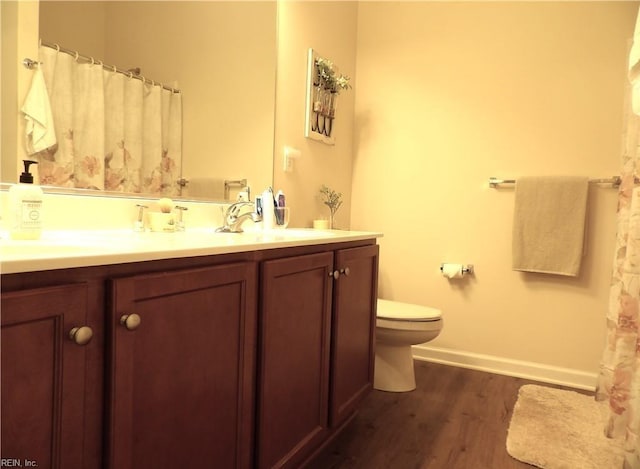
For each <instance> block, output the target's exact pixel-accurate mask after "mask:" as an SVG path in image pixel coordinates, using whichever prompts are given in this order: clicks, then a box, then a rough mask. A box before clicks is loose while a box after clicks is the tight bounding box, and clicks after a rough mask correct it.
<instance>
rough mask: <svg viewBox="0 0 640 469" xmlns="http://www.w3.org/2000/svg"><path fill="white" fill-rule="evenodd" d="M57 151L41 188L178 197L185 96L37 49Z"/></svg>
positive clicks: (45, 155)
mask: <svg viewBox="0 0 640 469" xmlns="http://www.w3.org/2000/svg"><path fill="white" fill-rule="evenodd" d="M40 62H41V65H40V66H41V67H42V72H43V74H44V78H45V83H46V85H47V92H48V94H49V99H50V101H51V108H52V109H53V121H54V126H55V133H56V140H57V145H56V146H54V147H52V148H50V149H48V150H46V151H43V152H41V153H39V154H38V157H39V162H40V165H39V174H40V184H42V185H55V186H61V187H76V188H84V189H100V190H106V191H118V192H131V193H140V192H143V193H153V194H166V195H180V190H179V186H178V184H177V182H176V181H177V180H178V178H179V177H180V165H181V159H182V155H181V151H182V150H181V148H182V95H181V94H180V93H176V92H172V91H170V90H166V89H163V88H162V86H159V85H158V84H155V83H152V84H149V83H144V82H143V81H142V80H138V79H135V78H133V77H132V76H131V75H130V76H127V75H123V74H122V73H118V72H115V71H112V70H109V69H108V67H103V66H102V64H101V63H100V62H95V61H94V62H95V63H91V62H90V63H80V61H78V60H76V57H74V56H72V55H69V54H67V53H65V52H62V51H59V50H56V49H52V48H50V47H47V46H44V45H42V46H40Z"/></svg>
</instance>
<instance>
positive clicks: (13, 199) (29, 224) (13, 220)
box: [9, 160, 42, 239]
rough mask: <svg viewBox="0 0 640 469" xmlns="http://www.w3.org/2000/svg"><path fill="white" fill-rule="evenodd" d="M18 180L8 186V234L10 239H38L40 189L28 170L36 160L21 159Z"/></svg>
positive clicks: (40, 203) (40, 222)
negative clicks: (21, 170) (21, 163)
mask: <svg viewBox="0 0 640 469" xmlns="http://www.w3.org/2000/svg"><path fill="white" fill-rule="evenodd" d="M23 162H24V172H23V173H22V174H20V181H19V183H18V184H14V185H13V186H11V187H10V188H9V209H10V211H11V213H10V216H9V224H10V225H9V234H10V235H11V238H12V239H38V238H40V235H41V234H42V189H41V188H40V186H36V185H35V184H34V183H33V175H32V174H31V173H30V172H29V167H30V166H31V165H32V164H37V163H38V162H37V161H32V160H23Z"/></svg>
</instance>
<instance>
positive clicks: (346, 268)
mask: <svg viewBox="0 0 640 469" xmlns="http://www.w3.org/2000/svg"><path fill="white" fill-rule="evenodd" d="M340 272H341V273H343V274H344V275H345V276H347V277H348V276H349V274H350V273H351V270H350V269H349V267H345V268H344V269H342V270H341V271H340Z"/></svg>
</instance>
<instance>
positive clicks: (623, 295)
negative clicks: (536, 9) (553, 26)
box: [596, 92, 640, 469]
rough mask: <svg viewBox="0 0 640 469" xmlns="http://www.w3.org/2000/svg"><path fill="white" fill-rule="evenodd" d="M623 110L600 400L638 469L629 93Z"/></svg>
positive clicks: (639, 274) (637, 246)
mask: <svg viewBox="0 0 640 469" xmlns="http://www.w3.org/2000/svg"><path fill="white" fill-rule="evenodd" d="M625 110H626V113H625V122H626V126H625V127H626V128H625V138H624V152H623V160H622V174H621V175H622V184H621V185H620V190H619V193H618V218H617V225H618V226H617V241H616V250H615V256H614V266H613V278H612V282H611V293H610V296H609V309H608V314H607V344H606V347H605V351H604V354H603V357H602V362H601V365H600V374H599V377H598V386H597V391H596V398H597V399H598V400H600V401H605V402H608V407H609V417H608V421H607V424H606V428H605V433H606V434H607V436H609V437H612V438H616V437H620V438H624V441H625V459H624V465H623V469H640V438H639V432H640V186H638V185H637V183H636V181H637V180H638V179H637V178H638V177H640V147H639V146H638V145H639V144H640V117H639V116H637V115H634V114H633V112H631V99H630V92H628V93H627V99H626V105H625ZM614 469H617V468H614Z"/></svg>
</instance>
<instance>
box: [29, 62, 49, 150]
mask: <svg viewBox="0 0 640 469" xmlns="http://www.w3.org/2000/svg"><path fill="white" fill-rule="evenodd" d="M21 111H22V113H23V114H24V118H25V120H26V128H25V136H26V139H27V153H28V154H29V155H33V154H35V153H39V152H41V151H44V150H46V149H47V148H51V147H52V146H54V145H55V144H56V142H57V140H56V130H55V127H54V125H53V115H52V114H51V103H50V102H49V93H48V92H47V86H46V85H45V82H44V76H43V75H42V70H40V68H39V67H38V68H36V70H35V72H34V74H33V80H32V81H31V88H30V89H29V92H28V93H27V97H26V99H25V100H24V104H23V105H22V109H21Z"/></svg>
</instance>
